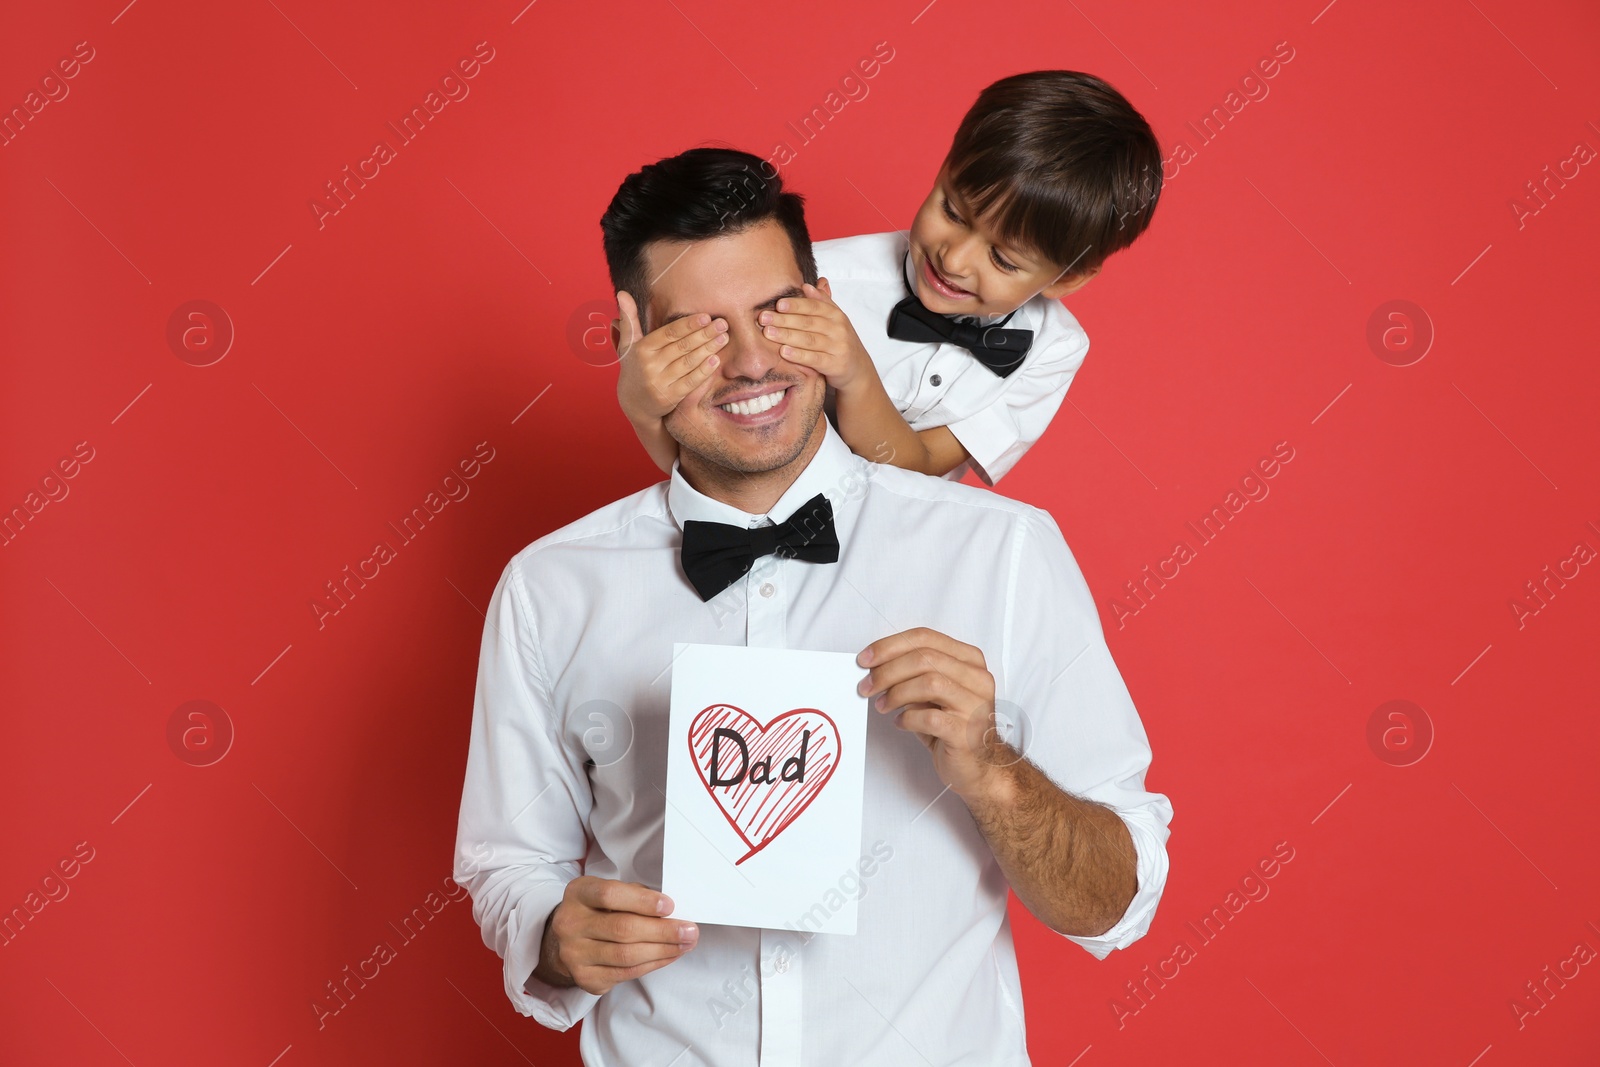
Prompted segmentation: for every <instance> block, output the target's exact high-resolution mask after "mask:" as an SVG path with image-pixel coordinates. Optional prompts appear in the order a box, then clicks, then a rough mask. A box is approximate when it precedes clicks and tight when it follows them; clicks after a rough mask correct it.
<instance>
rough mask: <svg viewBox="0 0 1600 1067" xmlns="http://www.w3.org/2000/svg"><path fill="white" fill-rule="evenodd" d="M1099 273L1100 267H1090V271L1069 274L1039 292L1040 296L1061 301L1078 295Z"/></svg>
mask: <svg viewBox="0 0 1600 1067" xmlns="http://www.w3.org/2000/svg"><path fill="white" fill-rule="evenodd" d="M1099 273H1100V268H1099V267H1090V268H1089V269H1088V270H1080V271H1078V272H1077V273H1076V274H1068V275H1066V276H1065V277H1063V278H1058V279H1056V280H1055V281H1053V282H1051V283H1050V284H1049V285H1047V286H1045V287H1044V288H1043V289H1041V290H1039V295H1040V296H1042V297H1045V298H1047V299H1050V300H1060V299H1061V298H1062V297H1064V296H1069V295H1071V294H1072V293H1076V292H1077V291H1078V290H1079V289H1082V288H1083V287H1084V286H1086V285H1088V284H1089V283H1090V282H1091V281H1093V280H1094V276H1095V275H1096V274H1099Z"/></svg>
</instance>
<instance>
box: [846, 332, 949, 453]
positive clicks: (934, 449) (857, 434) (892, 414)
mask: <svg viewBox="0 0 1600 1067" xmlns="http://www.w3.org/2000/svg"><path fill="white" fill-rule="evenodd" d="M834 390H835V393H836V394H837V395H836V398H835V414H836V415H837V417H838V420H839V436H841V437H843V438H844V440H845V444H847V445H849V446H850V450H851V451H852V452H855V453H856V454H857V455H859V456H864V457H866V458H867V459H870V460H873V461H874V462H877V463H892V464H894V465H895V466H896V467H904V468H905V469H906V470H913V471H918V472H920V473H922V474H932V475H943V474H947V473H948V472H950V471H952V470H955V469H956V468H957V467H959V466H960V465H961V464H962V463H964V462H966V460H967V450H966V449H965V448H964V447H962V444H961V442H960V441H958V440H956V435H955V434H953V433H951V432H950V430H949V429H948V428H947V427H944V426H934V427H931V428H930V429H926V430H913V429H912V428H911V426H910V424H909V423H907V422H906V420H905V416H903V415H901V414H900V409H899V408H897V407H895V406H894V401H893V400H891V399H889V393H888V391H887V390H885V389H884V387H883V380H882V379H881V378H879V377H878V372H877V368H876V367H874V366H873V364H872V361H871V360H870V359H869V360H867V365H866V366H865V367H864V368H862V371H861V373H860V374H859V375H857V376H856V378H855V379H854V380H853V381H852V382H851V383H850V385H849V386H848V387H847V388H840V387H839V386H837V385H836V386H834Z"/></svg>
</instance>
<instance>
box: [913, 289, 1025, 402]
mask: <svg viewBox="0 0 1600 1067" xmlns="http://www.w3.org/2000/svg"><path fill="white" fill-rule="evenodd" d="M903 277H904V275H903V274H902V278H903ZM908 288H909V287H908ZM1015 314H1016V312H1015V311H1013V312H1012V313H1011V315H1015ZM1011 315H1007V316H1006V317H1005V318H1003V319H1001V320H1000V322H999V323H996V324H995V325H993V326H979V325H978V324H977V323H976V322H955V321H953V320H952V319H950V318H949V317H948V316H946V315H941V314H939V313H938V312H936V311H929V310H928V309H927V307H925V306H924V305H923V303H922V301H920V300H918V299H917V295H916V294H915V293H912V294H911V295H910V296H908V297H906V298H905V299H904V300H902V301H900V303H898V304H896V305H895V306H894V309H893V310H891V311H890V312H889V336H890V337H893V338H894V339H895V340H897V341H913V342H917V343H919V344H920V343H926V342H929V341H932V342H937V343H942V344H952V345H960V346H961V347H962V348H965V349H966V350H967V351H968V352H971V353H972V355H973V357H974V358H976V359H977V361H978V362H979V363H982V364H983V365H984V366H985V367H988V368H989V369H990V370H992V371H994V373H996V374H998V375H999V376H1000V377H1002V378H1005V377H1008V376H1009V375H1010V374H1011V372H1012V371H1014V370H1016V369H1017V368H1018V367H1020V366H1022V357H1024V356H1026V355H1027V354H1028V349H1029V348H1031V347H1032V346H1033V331H1032V330H1003V329H1001V328H1000V327H1001V326H1002V325H1004V324H1005V323H1007V322H1010V321H1011Z"/></svg>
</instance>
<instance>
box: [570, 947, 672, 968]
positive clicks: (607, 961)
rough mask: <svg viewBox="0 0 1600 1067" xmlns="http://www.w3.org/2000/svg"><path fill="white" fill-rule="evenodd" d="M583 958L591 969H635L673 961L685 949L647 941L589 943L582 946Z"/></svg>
mask: <svg viewBox="0 0 1600 1067" xmlns="http://www.w3.org/2000/svg"><path fill="white" fill-rule="evenodd" d="M582 948H583V955H584V958H585V959H587V960H588V962H589V966H591V967H637V966H639V965H640V964H644V963H655V962H657V961H659V960H675V959H677V958H678V957H679V956H681V955H683V953H684V951H685V949H684V948H683V947H681V946H679V945H678V944H676V943H674V944H671V945H657V944H653V943H651V942H649V941H637V942H631V943H628V944H618V943H616V942H612V941H591V942H589V943H588V944H587V945H584V946H582Z"/></svg>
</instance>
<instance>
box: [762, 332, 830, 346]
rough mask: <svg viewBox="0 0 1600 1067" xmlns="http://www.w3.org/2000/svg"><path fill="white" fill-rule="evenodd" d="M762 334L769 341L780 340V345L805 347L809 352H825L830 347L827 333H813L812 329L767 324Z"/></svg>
mask: <svg viewBox="0 0 1600 1067" xmlns="http://www.w3.org/2000/svg"><path fill="white" fill-rule="evenodd" d="M761 335H762V336H763V337H765V338H766V339H767V340H769V341H776V342H778V343H779V344H780V345H789V346H791V347H794V348H803V349H805V350H806V351H808V352H823V351H826V350H827V349H828V347H829V345H828V338H827V336H826V335H824V334H820V333H813V332H812V331H810V330H789V329H784V328H783V327H781V326H767V327H764V328H763V329H762V331H761Z"/></svg>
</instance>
